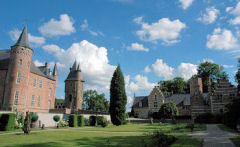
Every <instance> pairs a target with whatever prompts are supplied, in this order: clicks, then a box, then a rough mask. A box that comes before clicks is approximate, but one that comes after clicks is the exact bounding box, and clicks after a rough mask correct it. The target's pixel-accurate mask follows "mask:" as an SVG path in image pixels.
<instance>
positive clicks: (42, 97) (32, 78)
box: [0, 27, 58, 112]
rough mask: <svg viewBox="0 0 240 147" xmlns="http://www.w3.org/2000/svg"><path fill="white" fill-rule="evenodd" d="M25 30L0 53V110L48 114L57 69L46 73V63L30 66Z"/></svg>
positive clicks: (52, 105) (30, 56)
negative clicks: (12, 43)
mask: <svg viewBox="0 0 240 147" xmlns="http://www.w3.org/2000/svg"><path fill="white" fill-rule="evenodd" d="M33 52H34V50H33V49H32V48H30V46H29V41H28V34H27V28H26V27H24V29H23V31H22V33H21V35H20V37H19V39H18V40H17V43H16V44H15V45H13V46H11V49H10V50H0V110H6V111H13V112H26V111H30V112H49V109H53V108H54V102H55V90H56V87H57V77H58V74H57V65H56V64H55V66H54V69H53V72H52V73H51V72H50V69H49V67H48V63H45V66H40V67H37V66H36V65H35V64H34V63H33V62H32V55H33Z"/></svg>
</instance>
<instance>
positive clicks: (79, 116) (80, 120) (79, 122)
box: [77, 115, 84, 127]
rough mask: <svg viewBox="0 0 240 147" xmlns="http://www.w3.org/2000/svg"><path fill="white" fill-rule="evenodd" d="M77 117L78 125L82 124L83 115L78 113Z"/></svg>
mask: <svg viewBox="0 0 240 147" xmlns="http://www.w3.org/2000/svg"><path fill="white" fill-rule="evenodd" d="M77 119H78V126H79V127H82V126H84V117H83V115H78V116H77Z"/></svg>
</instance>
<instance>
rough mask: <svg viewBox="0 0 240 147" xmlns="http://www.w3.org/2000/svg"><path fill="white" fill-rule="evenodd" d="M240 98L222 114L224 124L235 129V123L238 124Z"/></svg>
mask: <svg viewBox="0 0 240 147" xmlns="http://www.w3.org/2000/svg"><path fill="white" fill-rule="evenodd" d="M239 108H240V100H235V101H234V102H233V104H232V105H231V106H230V107H229V112H227V113H225V114H224V117H223V120H224V124H225V125H227V126H228V127H230V128H232V129H236V126H237V124H240V122H239V121H240V111H239Z"/></svg>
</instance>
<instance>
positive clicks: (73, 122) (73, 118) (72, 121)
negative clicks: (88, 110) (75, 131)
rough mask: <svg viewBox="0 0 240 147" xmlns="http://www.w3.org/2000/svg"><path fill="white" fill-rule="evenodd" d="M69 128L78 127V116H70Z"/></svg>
mask: <svg viewBox="0 0 240 147" xmlns="http://www.w3.org/2000/svg"><path fill="white" fill-rule="evenodd" d="M68 122H69V127H77V125H78V123H77V115H76V114H71V115H70V116H69V121H68Z"/></svg>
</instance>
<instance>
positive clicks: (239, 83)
mask: <svg viewBox="0 0 240 147" xmlns="http://www.w3.org/2000/svg"><path fill="white" fill-rule="evenodd" d="M235 80H236V82H237V83H238V85H237V88H238V95H239V92H240V58H238V70H237V73H236V76H235Z"/></svg>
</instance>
